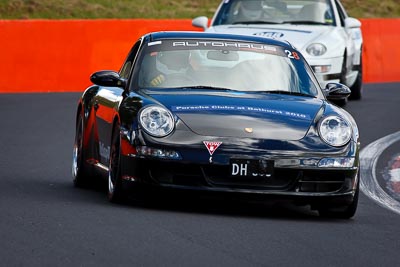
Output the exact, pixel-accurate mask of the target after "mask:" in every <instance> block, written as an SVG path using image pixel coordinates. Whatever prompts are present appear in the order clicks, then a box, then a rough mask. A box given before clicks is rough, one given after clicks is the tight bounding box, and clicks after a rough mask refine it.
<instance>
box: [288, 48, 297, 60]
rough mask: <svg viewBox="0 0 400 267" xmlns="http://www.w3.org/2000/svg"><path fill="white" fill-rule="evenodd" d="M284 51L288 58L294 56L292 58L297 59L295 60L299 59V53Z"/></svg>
mask: <svg viewBox="0 0 400 267" xmlns="http://www.w3.org/2000/svg"><path fill="white" fill-rule="evenodd" d="M285 53H286V54H287V56H288V58H291V59H293V58H294V59H297V60H299V59H300V57H299V54H297V52H292V51H289V50H285Z"/></svg>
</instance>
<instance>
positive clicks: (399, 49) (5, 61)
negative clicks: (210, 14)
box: [0, 19, 400, 93]
mask: <svg viewBox="0 0 400 267" xmlns="http://www.w3.org/2000/svg"><path fill="white" fill-rule="evenodd" d="M362 23H363V26H362V27H363V28H362V29H363V36H364V40H365V45H364V52H365V53H364V58H363V62H364V81H365V82H396V81H400V35H399V34H398V31H397V30H398V29H399V28H400V19H363V20H362ZM161 30H198V29H197V28H194V27H192V26H191V20H190V19H183V20H151V19H146V20H144V19H132V20H117V19H115V20H113V19H106V20H1V21H0V34H1V36H2V40H1V42H0V51H1V58H0V61H1V63H0V92H2V93H19V92H21V93H23V92H81V91H83V90H84V89H85V88H86V87H87V86H89V85H90V81H89V76H90V74H91V73H93V72H94V71H97V70H101V69H113V70H118V69H119V67H120V65H121V64H122V62H123V60H124V59H125V56H126V54H127V53H128V51H129V49H130V48H131V46H132V45H133V43H134V42H135V41H136V40H137V38H138V37H139V36H141V35H143V34H145V33H147V32H151V31H161Z"/></svg>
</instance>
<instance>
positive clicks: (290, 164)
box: [72, 32, 360, 218]
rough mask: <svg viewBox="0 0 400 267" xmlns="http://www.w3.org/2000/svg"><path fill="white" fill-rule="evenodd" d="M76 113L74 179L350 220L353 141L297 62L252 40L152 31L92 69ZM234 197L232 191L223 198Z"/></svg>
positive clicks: (348, 121) (280, 47)
mask: <svg viewBox="0 0 400 267" xmlns="http://www.w3.org/2000/svg"><path fill="white" fill-rule="evenodd" d="M90 79H91V81H92V82H93V83H94V85H92V86H90V87H89V88H87V89H86V91H85V92H84V93H83V95H82V97H81V98H80V100H79V103H78V107H77V114H76V136H75V143H74V149H73V166H72V172H73V181H74V184H75V185H76V186H86V185H88V184H90V183H92V182H93V181H94V179H101V178H105V179H107V180H108V197H109V200H110V201H113V202H115V201H120V200H121V199H123V198H124V197H125V196H126V194H127V193H128V192H130V190H129V191H128V190H126V189H127V188H130V187H134V188H142V187H143V188H146V187H151V188H154V187H156V188H174V189H180V190H197V191H213V192H227V193H228V194H234V193H243V194H244V195H249V196H250V195H251V196H255V195H256V196H258V197H261V199H265V201H270V199H277V200H279V199H282V200H291V201H294V202H296V203H299V204H304V205H306V204H309V205H311V208H312V209H315V210H317V211H318V212H319V214H320V215H322V216H334V217H339V218H350V217H353V216H354V214H355V212H356V209H357V202H358V194H359V146H360V144H359V132H358V129H357V125H356V123H355V121H354V119H353V118H352V117H351V115H350V114H349V113H347V112H346V111H345V110H343V109H342V108H340V107H338V106H336V105H334V104H332V103H331V102H334V101H341V100H343V99H345V98H346V97H348V96H349V94H350V90H349V88H347V87H346V86H344V85H342V84H337V83H330V84H328V85H327V86H326V88H324V89H321V88H320V86H319V84H318V82H317V80H316V78H315V76H314V74H313V72H312V70H311V68H310V67H309V65H308V64H307V63H306V61H305V60H304V58H303V56H302V55H301V53H300V52H299V51H298V50H296V49H295V48H294V47H293V46H291V45H290V44H289V43H287V42H283V41H278V40H274V39H268V38H263V37H258V36H241V35H232V34H209V33H198V32H158V33H150V34H147V35H144V36H143V37H141V38H140V39H139V40H138V41H137V42H136V43H135V44H134V45H133V47H132V49H131V51H130V52H129V54H128V56H127V58H126V60H125V62H124V63H123V65H122V67H121V69H120V70H119V71H118V72H116V71H108V70H106V71H99V72H96V73H94V74H92V76H91V77H90ZM231 192H232V193H231Z"/></svg>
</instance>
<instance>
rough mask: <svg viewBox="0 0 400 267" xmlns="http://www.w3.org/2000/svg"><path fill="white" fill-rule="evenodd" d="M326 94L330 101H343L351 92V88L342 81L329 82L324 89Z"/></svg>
mask: <svg viewBox="0 0 400 267" xmlns="http://www.w3.org/2000/svg"><path fill="white" fill-rule="evenodd" d="M324 92H325V96H326V98H327V99H328V100H329V101H333V102H335V101H341V100H342V101H343V100H345V99H346V98H348V97H349V96H350V94H351V90H350V88H349V87H347V86H346V85H344V84H341V83H328V84H327V85H326V87H325V89H324Z"/></svg>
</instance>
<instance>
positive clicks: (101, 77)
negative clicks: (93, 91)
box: [90, 70, 126, 88]
mask: <svg viewBox="0 0 400 267" xmlns="http://www.w3.org/2000/svg"><path fill="white" fill-rule="evenodd" d="M90 81H91V82H92V83H94V84H97V85H100V86H109V87H122V88H125V86H126V80H125V79H122V78H121V76H119V74H118V72H115V71H112V70H102V71H97V72H95V73H93V74H92V75H91V76H90Z"/></svg>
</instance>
